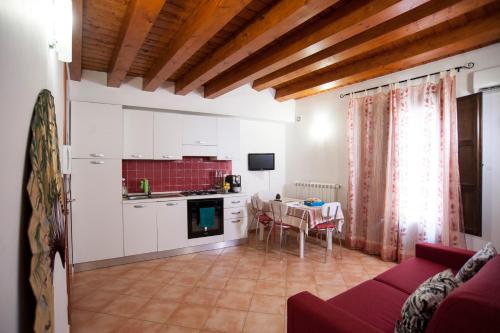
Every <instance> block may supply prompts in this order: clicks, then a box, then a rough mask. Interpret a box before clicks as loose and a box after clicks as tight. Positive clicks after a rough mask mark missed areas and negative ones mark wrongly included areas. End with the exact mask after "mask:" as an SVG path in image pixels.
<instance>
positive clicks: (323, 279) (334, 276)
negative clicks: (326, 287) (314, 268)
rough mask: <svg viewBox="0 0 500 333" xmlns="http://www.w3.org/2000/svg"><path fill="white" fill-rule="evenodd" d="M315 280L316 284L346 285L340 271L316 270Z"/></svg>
mask: <svg viewBox="0 0 500 333" xmlns="http://www.w3.org/2000/svg"><path fill="white" fill-rule="evenodd" d="M314 280H315V282H316V284H318V283H319V284H330V285H334V286H345V282H344V279H343V278H342V274H340V273H331V272H315V273H314Z"/></svg>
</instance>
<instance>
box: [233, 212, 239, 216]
mask: <svg viewBox="0 0 500 333" xmlns="http://www.w3.org/2000/svg"><path fill="white" fill-rule="evenodd" d="M231 214H233V215H240V214H241V212H232V213H231Z"/></svg>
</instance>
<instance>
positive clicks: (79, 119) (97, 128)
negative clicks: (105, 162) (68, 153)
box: [71, 101, 123, 159]
mask: <svg viewBox="0 0 500 333" xmlns="http://www.w3.org/2000/svg"><path fill="white" fill-rule="evenodd" d="M122 133H123V115H122V106H121V105H113V104H101V103H88V102H76V101H72V102H71V146H72V155H73V156H72V157H73V158H101V159H103V158H104V159H107V158H121V157H122V140H123V135H122Z"/></svg>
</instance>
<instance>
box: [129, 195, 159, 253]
mask: <svg viewBox="0 0 500 333" xmlns="http://www.w3.org/2000/svg"><path fill="white" fill-rule="evenodd" d="M123 248H124V252H125V255H126V256H130V255H134V254H142V253H149V252H156V251H157V250H158V241H157V230H156V205H155V203H154V202H153V203H127V204H124V205H123Z"/></svg>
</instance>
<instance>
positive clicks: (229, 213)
mask: <svg viewBox="0 0 500 333" xmlns="http://www.w3.org/2000/svg"><path fill="white" fill-rule="evenodd" d="M248 201H249V198H248V196H231V197H225V198H224V241H230V240H235V239H241V238H246V237H247V226H248V210H247V203H248Z"/></svg>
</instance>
